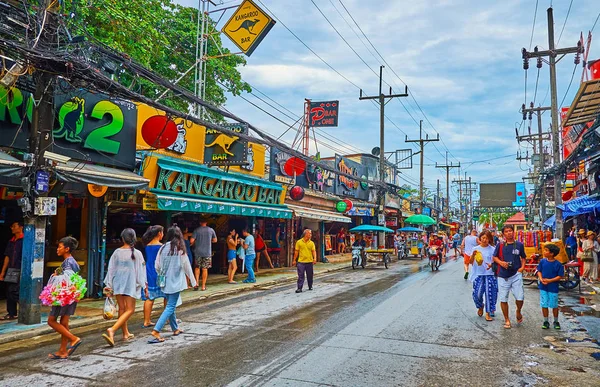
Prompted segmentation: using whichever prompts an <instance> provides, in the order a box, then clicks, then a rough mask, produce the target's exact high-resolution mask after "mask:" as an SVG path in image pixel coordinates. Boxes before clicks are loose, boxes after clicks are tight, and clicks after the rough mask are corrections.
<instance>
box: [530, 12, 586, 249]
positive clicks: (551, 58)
mask: <svg viewBox="0 0 600 387" xmlns="http://www.w3.org/2000/svg"><path fill="white" fill-rule="evenodd" d="M547 13H548V50H545V51H539V50H538V48H537V47H535V49H534V52H528V51H527V50H526V49H525V48H523V49H522V53H523V68H524V69H525V70H527V69H528V68H529V58H538V68H540V67H541V61H543V59H542V58H544V57H548V61H547V63H548V64H549V66H550V100H551V108H552V109H551V111H550V113H551V115H552V154H553V156H554V165H555V166H556V165H558V164H560V153H561V152H560V131H559V127H558V97H557V90H556V64H557V63H558V62H559V61H560V60H561V59H562V58H564V57H565V55H567V54H576V56H575V64H579V61H580V57H579V56H580V55H581V54H582V53H583V51H584V49H583V45H582V44H581V42H577V46H575V47H567V48H556V47H555V45H554V16H553V14H552V8H548V11H547ZM558 56H560V58H558V59H557V57H558ZM561 186H562V176H561V175H560V174H556V175H555V176H554V205H555V206H556V236H557V237H558V238H562V237H563V217H562V210H561V209H560V208H558V204H561V203H562V197H561V194H562V187H561Z"/></svg>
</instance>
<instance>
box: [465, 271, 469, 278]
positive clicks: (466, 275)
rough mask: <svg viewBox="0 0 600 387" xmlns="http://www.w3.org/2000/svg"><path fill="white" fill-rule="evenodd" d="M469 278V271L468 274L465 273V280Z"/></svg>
mask: <svg viewBox="0 0 600 387" xmlns="http://www.w3.org/2000/svg"><path fill="white" fill-rule="evenodd" d="M468 278H469V272H468V271H467V272H465V279H468Z"/></svg>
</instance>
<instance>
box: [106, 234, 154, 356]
mask: <svg viewBox="0 0 600 387" xmlns="http://www.w3.org/2000/svg"><path fill="white" fill-rule="evenodd" d="M121 240H122V241H123V246H121V247H120V248H118V249H117V250H115V252H114V253H113V255H112V256H111V257H110V261H109V263H108V272H107V273H106V278H104V284H105V288H104V293H105V294H107V295H109V296H110V295H115V296H116V297H117V304H118V305H119V318H118V319H117V322H115V324H114V325H113V326H112V327H110V328H108V329H107V330H106V333H105V334H103V335H102V337H103V338H104V340H106V342H107V343H108V345H110V346H111V347H113V346H114V345H115V332H116V331H117V330H119V328H121V329H122V331H123V340H130V339H132V338H133V334H132V333H130V332H129V329H128V327H127V320H129V318H130V317H131V316H132V315H133V313H134V312H135V301H136V299H139V298H140V296H141V290H142V289H145V291H146V292H147V291H148V289H147V286H148V285H147V283H146V268H145V267H144V265H145V263H144V256H143V255H142V253H141V251H139V250H137V249H135V248H134V247H133V246H134V245H135V242H136V235H135V231H134V230H133V229H131V228H126V229H125V230H123V232H122V233H121ZM146 297H148V293H146Z"/></svg>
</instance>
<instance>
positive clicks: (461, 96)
mask: <svg viewBox="0 0 600 387" xmlns="http://www.w3.org/2000/svg"><path fill="white" fill-rule="evenodd" d="M178 2H179V3H180V4H183V5H187V6H193V7H197V6H198V2H197V1H195V0H179V1H178ZM217 2H218V1H217ZM256 2H257V4H258V5H259V6H261V2H262V4H264V5H266V8H268V9H269V10H270V11H271V16H275V17H276V18H277V19H280V20H281V22H282V23H284V24H285V25H286V26H287V27H289V28H290V29H291V30H292V31H293V32H294V33H295V34H296V35H298V36H299V37H300V39H302V40H303V41H304V42H305V43H306V44H307V45H308V46H309V47H311V48H312V49H313V50H314V51H315V52H317V53H318V54H319V55H320V56H321V57H322V58H323V59H324V60H325V61H327V62H328V63H329V64H330V65H331V66H332V67H334V68H335V69H336V70H337V71H338V72H340V73H341V74H342V75H344V76H345V77H346V78H348V79H349V80H350V81H352V82H353V83H354V84H356V85H357V86H359V87H360V88H362V89H363V90H364V92H365V93H367V94H369V95H374V94H376V92H377V89H378V73H379V65H380V64H382V63H381V59H380V58H378V57H377V55H376V54H375V53H374V52H373V48H372V47H371V46H370V45H369V43H368V42H366V41H365V40H364V39H360V38H359V37H361V38H362V34H361V33H360V31H358V29H357V28H356V27H355V25H354V23H353V21H352V20H351V19H350V17H349V16H348V14H347V13H346V11H345V10H344V8H343V7H342V5H341V3H343V4H344V5H345V7H346V8H347V9H348V11H350V13H351V14H352V16H353V17H354V19H355V20H356V21H357V23H358V24H359V26H360V27H361V28H362V30H363V31H364V33H365V34H366V35H367V37H368V38H369V39H370V41H371V42H372V43H373V45H374V46H375V48H376V49H377V50H378V51H379V53H381V55H382V56H383V57H384V58H385V60H386V61H387V62H388V64H389V65H390V66H391V68H392V69H393V71H394V72H395V73H396V74H397V75H398V76H399V77H400V78H401V80H400V79H399V78H398V77H397V76H396V75H394V74H393V72H392V71H390V69H388V68H386V70H385V71H384V79H385V81H386V82H388V83H389V84H390V85H391V86H393V88H394V91H395V92H403V90H404V84H403V82H405V83H406V84H407V85H408V87H409V89H410V91H411V93H412V96H414V99H413V98H412V97H408V98H403V99H402V101H401V102H402V103H404V105H405V107H406V109H405V108H404V107H403V106H402V104H401V103H400V100H399V99H396V100H393V101H391V102H390V103H389V104H388V105H387V106H386V115H387V116H388V117H389V118H390V119H391V121H393V123H391V122H390V121H386V132H385V133H386V150H394V149H406V148H410V147H413V148H414V147H415V146H411V144H407V143H405V142H404V140H405V135H408V137H409V139H415V138H418V136H419V126H418V122H419V120H424V122H423V128H424V130H425V132H426V133H428V134H429V135H430V137H431V136H433V137H435V136H436V135H437V133H439V134H440V137H441V139H442V140H443V141H442V142H437V143H429V144H428V145H427V146H426V148H425V174H424V176H425V186H426V187H428V188H431V189H435V187H436V184H437V179H440V184H441V187H442V191H445V170H443V169H436V168H435V163H436V162H438V163H440V164H443V163H445V153H446V151H447V150H448V151H449V161H450V162H454V163H458V162H460V163H461V166H462V168H461V170H460V171H461V173H462V176H464V172H465V171H466V172H467V176H471V177H472V178H473V181H475V182H481V183H496V182H515V181H521V178H522V177H523V176H524V175H525V174H526V173H527V171H528V169H529V168H530V167H531V166H530V165H528V164H527V163H526V162H518V161H516V160H515V157H514V156H515V155H516V152H517V151H519V150H520V151H522V152H525V151H526V150H527V147H526V146H525V144H522V145H521V146H519V145H518V144H517V142H516V140H515V130H514V129H515V125H516V126H519V125H520V124H521V114H520V113H519V112H518V110H519V108H520V106H521V104H522V103H523V102H525V101H526V102H527V104H529V102H530V101H533V100H534V94H535V97H536V98H535V103H536V106H537V105H538V104H542V105H543V106H547V105H549V103H550V96H549V93H548V89H549V86H548V85H549V70H548V66H547V65H545V64H544V66H543V67H542V69H541V71H540V75H539V83H538V86H537V93H535V86H536V78H537V68H536V66H535V60H533V61H531V62H530V69H529V71H528V75H527V78H528V82H527V97H525V76H524V73H525V72H524V70H523V67H522V59H521V48H522V47H526V48H528V49H529V48H530V39H531V36H532V26H534V24H533V20H534V10H535V7H536V1H534V0H529V1H516V0H505V1H474V0H437V1H435V0H419V1H412V2H408V1H400V0H387V1H386V0H381V1H377V2H371V1H364V0H363V1H360V0H342V2H340V1H339V0H315V3H316V4H317V5H318V7H319V8H320V9H321V10H322V11H323V12H324V13H325V14H326V15H327V17H328V18H329V20H330V21H331V23H332V24H333V25H334V26H335V27H336V28H337V29H338V31H339V32H340V33H341V34H342V35H343V36H344V38H345V39H346V40H347V41H348V43H349V44H350V45H351V46H352V47H353V48H354V50H356V52H358V54H359V55H360V56H361V57H362V58H363V60H364V61H365V62H366V63H367V64H368V66H367V65H365V63H363V62H362V60H361V59H360V58H359V57H358V56H357V55H356V54H355V53H354V52H353V51H352V50H351V49H350V48H349V47H348V46H347V45H346V44H345V43H344V42H343V40H342V39H341V38H340V37H339V36H338V35H337V33H336V32H335V31H334V30H333V28H332V27H331V26H330V25H329V24H328V22H327V21H326V20H325V19H324V18H323V16H322V15H321V14H320V13H319V10H318V9H317V8H316V7H315V5H314V4H313V3H312V2H311V0H285V1H281V0H260V1H258V0H256ZM237 3H239V2H237ZM572 3H573V4H572V7H571V10H570V13H569V16H568V19H567V20H566V24H565V27H564V32H563V33H562V36H561V39H560V42H559V44H558V47H565V46H574V45H575V44H576V43H577V41H578V39H579V35H580V32H582V31H583V32H584V37H587V31H588V30H590V29H591V28H592V25H593V24H594V21H595V20H596V17H597V16H598V13H599V12H600V3H599V2H598V1H597V0H577V1H573V2H572ZM234 4H236V2H232V1H224V2H223V6H229V5H234ZM550 4H551V1H550V0H539V1H538V10H537V17H536V23H535V26H534V29H533V30H534V31H533V39H532V45H531V49H532V50H533V47H534V46H536V45H538V46H539V47H540V49H547V46H548V38H547V19H546V10H547V8H548V7H549V6H550ZM569 4H570V1H569V0H561V1H554V2H553V4H552V5H553V7H554V19H555V31H556V39H558V36H559V35H560V33H561V30H562V28H563V24H564V23H565V17H566V15H567V12H568V9H569ZM220 7H221V6H219V7H217V8H220ZM266 8H265V7H263V9H265V10H266ZM336 9H337V10H336ZM338 11H339V13H338ZM231 12H232V11H231V10H230V11H229V12H228V13H226V14H225V16H224V17H223V20H222V21H221V23H220V24H219V25H218V28H219V29H220V28H222V24H223V23H224V22H225V21H226V20H227V19H228V17H229V16H230V15H231ZM340 14H341V15H340ZM342 15H343V16H342ZM346 22H348V24H347V23H346ZM282 23H277V24H276V25H275V27H274V28H273V29H272V30H271V32H270V33H269V34H268V35H267V37H266V38H265V39H264V40H263V42H262V43H261V45H260V46H259V47H258V48H257V49H256V51H255V52H254V53H253V54H252V56H251V57H249V58H247V61H248V64H247V66H245V67H243V68H241V69H240V71H241V74H242V78H243V79H244V80H246V81H247V82H249V83H250V84H251V85H252V86H254V87H255V88H257V89H258V90H260V91H262V92H264V93H265V94H267V95H268V96H269V97H271V98H272V99H274V100H276V101H277V102H278V103H280V104H281V105H283V106H285V107H286V108H287V109H289V110H291V111H292V112H293V113H294V116H299V115H301V114H302V109H303V101H304V98H310V99H313V100H315V101H318V100H330V99H337V100H339V101H340V116H339V127H337V128H325V129H323V130H322V131H317V138H318V139H319V140H320V141H322V142H323V143H324V144H319V145H318V146H319V150H320V151H321V154H322V155H324V156H329V155H332V154H333V153H334V150H332V149H330V148H336V149H338V152H339V151H346V152H347V153H350V152H351V151H355V152H365V153H367V152H370V150H371V149H372V148H373V147H375V146H378V145H379V110H378V107H377V106H375V105H374V104H372V103H371V102H369V101H359V99H358V97H359V90H358V88H357V87H356V86H354V85H352V84H351V83H349V82H348V81H346V80H344V79H343V78H342V77H340V76H339V75H338V74H336V73H335V72H334V71H332V70H331V69H330V68H328V67H327V66H326V65H325V64H324V63H322V62H321V61H320V60H319V59H318V58H317V57H316V56H315V55H313V54H312V53H311V52H310V51H309V50H308V49H306V47H304V46H303V45H302V43H300V42H299V41H298V40H297V39H296V38H295V37H294V36H293V35H292V34H291V33H290V32H289V31H288V30H287V29H286V28H285V27H284V26H283V25H282ZM349 25H350V26H352V27H353V28H352V29H351V27H350V26H349ZM596 31H600V27H597V29H596ZM355 33H356V34H358V36H359V37H357V35H356V34H355ZM223 41H224V42H225V45H226V46H227V47H229V48H231V50H232V51H234V52H235V51H238V50H237V49H236V48H235V47H234V45H233V44H232V43H230V42H229V41H228V40H227V38H226V37H223ZM369 50H370V51H371V52H369ZM598 56H599V51H598V50H597V49H596V50H595V49H594V45H592V48H591V50H590V54H589V59H590V60H591V59H596V58H597V57H598ZM387 67H389V66H387ZM573 69H574V64H573V55H569V56H567V57H565V58H564V59H563V60H562V61H561V62H560V63H559V65H558V67H557V71H558V100H559V102H560V101H561V100H563V97H564V98H565V99H564V101H565V102H564V104H563V105H564V106H567V105H569V104H570V102H571V101H572V100H573V97H574V95H575V93H576V92H577V89H578V87H579V82H580V79H581V73H582V69H581V65H579V66H578V67H577V69H576V70H575V76H574V79H573V83H572V85H571V87H570V89H569V92H568V93H566V92H567V88H568V85H569V81H570V79H571V74H572V73H573ZM385 87H386V88H388V89H389V87H387V86H385ZM257 94H258V95H259V96H261V97H263V96H262V95H261V94H259V93H257ZM565 95H566V97H565ZM248 97H249V99H250V100H252V101H253V102H255V103H257V104H259V105H261V106H263V107H264V108H265V109H267V110H269V111H271V112H272V113H273V114H274V115H276V116H278V117H280V118H281V119H282V120H283V121H285V122H288V123H290V124H291V123H292V122H293V121H294V120H291V119H290V118H288V117H285V116H283V115H282V114H281V113H279V112H276V111H274V110H273V109H271V108H270V107H268V106H266V105H264V104H263V103H262V102H261V101H259V100H257V99H256V98H254V97H253V96H248ZM263 98H264V97H263ZM415 100H416V102H415ZM417 103H418V106H417ZM419 106H420V108H419ZM226 107H227V109H229V110H230V111H231V112H233V113H235V114H237V115H239V116H241V117H243V118H245V119H247V120H248V121H249V122H251V123H253V124H255V125H256V126H258V127H260V128H262V129H264V130H266V131H268V132H270V133H271V134H274V135H280V134H282V133H283V132H284V131H285V130H286V129H287V126H286V125H284V124H282V123H280V122H278V121H276V120H274V119H273V118H271V117H269V116H268V115H266V114H265V113H263V112H261V111H260V110H258V109H256V108H254V107H252V106H251V105H249V104H248V103H247V102H245V101H244V100H242V99H241V98H238V97H234V96H229V99H228V101H227V104H226ZM279 109H280V110H283V109H281V108H279ZM421 109H422V111H423V112H424V113H422V112H421ZM407 110H408V112H407ZM286 113H287V114H288V115H291V114H290V113H289V112H287V111H286ZM409 113H410V114H409ZM534 123H535V120H534ZM526 124H527V122H526V123H525V124H524V125H523V128H522V130H525V128H526ZM549 124H550V115H549V114H548V113H546V114H544V115H543V125H544V127H545V128H547V127H548V126H549ZM534 129H537V126H536V127H535V128H534ZM323 132H325V133H326V137H327V138H326V137H325V136H323V135H321V133H323ZM293 137H294V133H293V131H290V132H288V134H287V135H285V136H284V137H283V138H282V139H283V140H285V141H287V142H290V143H291V141H292V140H293ZM325 144H327V145H325ZM328 146H329V147H328ZM313 148H314V146H313ZM529 153H530V154H531V150H530V151H529ZM508 155H512V157H504V158H501V157H503V156H508ZM493 158H498V159H497V160H493V161H489V162H481V161H482V160H488V159H493ZM473 162H476V163H473ZM457 174H458V169H454V170H452V176H451V178H453V179H456V178H457ZM403 176H404V179H405V181H406V182H408V183H409V184H411V185H413V186H418V180H419V168H418V156H415V158H414V168H413V169H412V170H405V171H403ZM454 199H455V197H454V195H453V200H454Z"/></svg>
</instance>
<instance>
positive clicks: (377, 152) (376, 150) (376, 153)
mask: <svg viewBox="0 0 600 387" xmlns="http://www.w3.org/2000/svg"><path fill="white" fill-rule="evenodd" d="M380 153H381V149H380V148H379V147H378V146H376V147H375V148H373V149H371V154H372V155H373V156H379V154H380Z"/></svg>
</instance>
